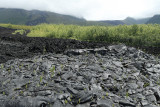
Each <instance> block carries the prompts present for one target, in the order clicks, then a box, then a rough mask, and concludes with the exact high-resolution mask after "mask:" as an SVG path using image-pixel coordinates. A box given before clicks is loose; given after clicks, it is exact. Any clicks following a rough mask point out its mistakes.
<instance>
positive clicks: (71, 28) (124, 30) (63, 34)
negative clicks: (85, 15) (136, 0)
mask: <svg viewBox="0 0 160 107" xmlns="http://www.w3.org/2000/svg"><path fill="white" fill-rule="evenodd" d="M0 26H4V27H10V28H15V29H23V30H30V33H28V36H29V37H50V38H64V39H75V40H82V41H95V42H107V43H125V44H126V45H132V46H160V25H158V24H147V25H146V24H142V25H118V26H78V25H63V24H60V25H56V24H41V25H37V26H25V25H11V24H0Z"/></svg>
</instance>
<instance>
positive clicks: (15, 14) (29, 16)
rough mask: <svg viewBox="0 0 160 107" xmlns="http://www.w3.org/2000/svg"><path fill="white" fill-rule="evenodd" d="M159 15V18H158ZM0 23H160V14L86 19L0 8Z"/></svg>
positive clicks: (38, 11) (85, 24)
mask: <svg viewBox="0 0 160 107" xmlns="http://www.w3.org/2000/svg"><path fill="white" fill-rule="evenodd" d="M158 17H159V18H158ZM0 23H11V24H23V25H38V24H41V23H47V24H76V25H84V26H87V25H104V26H106V25H124V24H126V25H133V24H150V23H157V24H160V15H155V16H153V17H147V18H141V19H135V18H132V17H127V18H126V19H124V20H100V21H87V20H86V19H84V18H78V17H75V16H71V15H64V14H59V13H55V12H50V11H40V10H24V9H16V8H0Z"/></svg>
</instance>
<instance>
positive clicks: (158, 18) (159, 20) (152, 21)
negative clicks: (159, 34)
mask: <svg viewBox="0 0 160 107" xmlns="http://www.w3.org/2000/svg"><path fill="white" fill-rule="evenodd" d="M146 24H160V15H154V16H153V17H152V18H150V19H149V20H148V21H147V22H146Z"/></svg>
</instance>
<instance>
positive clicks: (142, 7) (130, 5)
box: [0, 0, 160, 20]
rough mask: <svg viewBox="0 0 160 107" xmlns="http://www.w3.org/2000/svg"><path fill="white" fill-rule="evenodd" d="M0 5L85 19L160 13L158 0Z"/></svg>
mask: <svg viewBox="0 0 160 107" xmlns="http://www.w3.org/2000/svg"><path fill="white" fill-rule="evenodd" d="M0 7H1V8H4V7H5V8H23V9H27V10H32V9H38V10H47V11H52V12H56V13H61V14H68V15H74V16H77V17H81V18H82V17H83V18H85V19H87V20H118V19H125V18H126V17H128V16H130V17H134V18H143V17H149V16H153V15H154V14H160V0H0Z"/></svg>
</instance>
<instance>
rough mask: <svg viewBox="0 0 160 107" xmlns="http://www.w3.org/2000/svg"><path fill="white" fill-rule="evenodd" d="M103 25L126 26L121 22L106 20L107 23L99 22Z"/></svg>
mask: <svg viewBox="0 0 160 107" xmlns="http://www.w3.org/2000/svg"><path fill="white" fill-rule="evenodd" d="M98 22H101V23H106V24H110V25H124V24H125V23H124V22H123V21H121V20H105V21H98Z"/></svg>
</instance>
